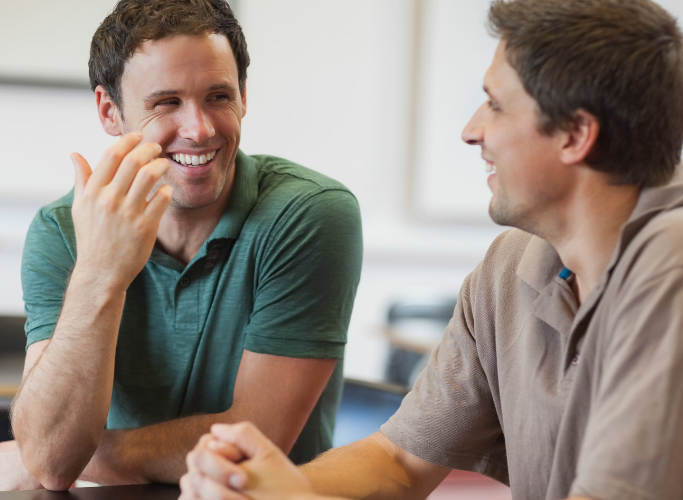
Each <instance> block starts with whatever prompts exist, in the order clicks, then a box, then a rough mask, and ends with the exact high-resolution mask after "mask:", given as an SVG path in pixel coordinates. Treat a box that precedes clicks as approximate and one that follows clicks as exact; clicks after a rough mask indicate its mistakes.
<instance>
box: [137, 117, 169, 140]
mask: <svg viewBox="0 0 683 500" xmlns="http://www.w3.org/2000/svg"><path fill="white" fill-rule="evenodd" d="M177 131H178V124H177V123H176V120H175V119H174V117H172V116H160V117H155V118H153V119H151V120H149V121H148V122H147V123H146V124H145V125H144V127H143V128H142V133H143V134H144V136H145V140H146V141H148V142H156V143H157V144H162V145H163V144H165V143H168V142H169V141H171V140H173V138H174V137H175V135H176V133H177Z"/></svg>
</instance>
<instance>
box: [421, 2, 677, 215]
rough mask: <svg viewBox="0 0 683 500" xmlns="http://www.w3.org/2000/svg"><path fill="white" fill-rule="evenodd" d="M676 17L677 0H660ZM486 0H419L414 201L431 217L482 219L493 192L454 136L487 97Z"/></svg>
mask: <svg viewBox="0 0 683 500" xmlns="http://www.w3.org/2000/svg"><path fill="white" fill-rule="evenodd" d="M659 3H660V5H662V6H663V7H664V8H666V9H667V10H669V12H671V13H673V14H674V15H675V16H677V17H678V18H679V20H680V19H681V17H683V0H660V1H659ZM489 4H490V0H421V6H422V9H423V10H422V19H421V28H420V42H419V43H420V47H419V50H420V52H419V56H418V67H417V71H418V73H419V83H418V96H417V112H416V120H417V121H416V137H415V161H414V172H413V179H414V182H413V186H412V197H413V199H412V202H413V207H414V211H415V215H416V216H417V217H418V218H420V219H426V220H431V221H447V222H450V221H460V222H484V221H487V220H488V204H489V201H490V199H491V193H490V191H489V189H488V186H487V184H486V174H485V170H484V168H485V165H484V161H483V160H482V158H481V151H480V148H478V147H472V146H468V145H466V144H465V143H464V142H463V141H462V140H461V138H460V136H461V133H462V130H463V128H464V127H465V125H466V124H467V122H468V121H469V119H470V117H471V116H472V115H473V114H474V112H475V111H476V110H477V108H478V107H479V106H480V105H481V104H482V103H483V102H484V101H485V100H486V94H485V93H484V92H483V89H482V87H483V79H484V73H485V72H486V70H487V68H488V66H489V64H490V63H491V60H492V59H493V54H494V52H495V48H496V46H497V44H498V41H497V40H496V39H494V38H492V37H491V36H490V35H489V34H488V32H487V30H486V28H485V26H486V17H487V11H488V7H489Z"/></svg>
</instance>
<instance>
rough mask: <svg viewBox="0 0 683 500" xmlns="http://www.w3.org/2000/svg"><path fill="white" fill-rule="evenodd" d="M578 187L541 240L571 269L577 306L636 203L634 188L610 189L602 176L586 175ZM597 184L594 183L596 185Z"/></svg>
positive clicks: (594, 283)
mask: <svg viewBox="0 0 683 500" xmlns="http://www.w3.org/2000/svg"><path fill="white" fill-rule="evenodd" d="M596 176H597V177H600V178H601V179H595V178H593V179H590V178H587V179H586V182H583V183H580V184H579V185H578V188H577V190H576V192H575V193H574V195H573V196H572V198H571V199H570V201H569V203H568V204H567V205H566V209H565V210H564V211H563V214H562V216H561V218H560V223H559V224H557V225H556V226H555V227H559V228H560V230H558V231H556V232H549V234H547V235H546V236H542V237H543V238H544V239H546V240H547V241H548V242H550V244H551V245H553V246H554V247H555V249H556V250H557V253H558V254H559V256H560V259H562V262H563V264H564V265H565V266H566V267H567V268H569V269H571V271H572V272H573V273H574V276H575V279H574V280H573V282H572V287H573V289H574V293H575V295H576V297H577V300H578V301H579V303H583V302H584V301H585V300H586V298H587V297H588V295H590V293H591V292H592V291H593V289H594V288H595V287H596V286H597V284H598V281H599V280H600V277H601V276H602V274H603V273H604V272H605V269H606V268H607V265H608V264H609V261H610V258H611V256H612V254H613V253H614V250H615V249H616V247H617V244H618V242H619V234H620V232H621V228H622V226H623V225H624V224H625V223H626V221H627V220H628V219H629V217H630V216H631V213H632V212H633V209H634V208H635V206H636V203H637V202H638V196H639V195H640V188H639V187H637V186H614V185H610V184H609V181H608V179H605V178H604V175H603V174H600V173H598V172H595V171H590V173H589V174H588V177H596ZM596 181H597V182H596Z"/></svg>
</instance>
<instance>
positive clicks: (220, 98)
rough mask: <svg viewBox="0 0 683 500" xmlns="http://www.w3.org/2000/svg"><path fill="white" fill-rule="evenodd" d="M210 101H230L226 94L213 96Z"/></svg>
mask: <svg viewBox="0 0 683 500" xmlns="http://www.w3.org/2000/svg"><path fill="white" fill-rule="evenodd" d="M209 99H210V100H212V101H227V100H229V99H230V96H229V95H228V94H214V95H212V96H211V97H210V98H209Z"/></svg>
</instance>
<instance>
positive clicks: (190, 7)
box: [88, 0, 249, 111]
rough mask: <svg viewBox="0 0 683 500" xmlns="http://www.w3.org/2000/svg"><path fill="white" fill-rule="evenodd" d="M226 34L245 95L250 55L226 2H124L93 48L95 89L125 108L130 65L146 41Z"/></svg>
mask: <svg viewBox="0 0 683 500" xmlns="http://www.w3.org/2000/svg"><path fill="white" fill-rule="evenodd" d="M213 33H217V34H221V35H225V37H226V38H227V39H228V42H229V43H230V48H231V49H232V53H233V55H234V56H235V61H236V63H237V74H238V80H239V88H240V91H241V92H243V91H244V86H245V84H246V81H247V67H248V66H249V53H248V52H247V42H246V40H245V39H244V34H243V33H242V28H241V27H240V25H239V23H238V22H237V19H235V16H234V15H233V13H232V9H230V6H229V5H228V4H227V2H226V1H225V0H120V1H119V2H118V3H117V4H116V6H115V7H114V10H113V11H112V13H111V14H109V15H108V16H107V17H106V18H105V19H104V21H102V24H100V27H99V28H97V31H96V32H95V35H94V36H93V38H92V42H91V44H90V60H89V61H88V68H89V73H90V88H91V89H92V90H93V91H94V90H95V88H96V87H97V86H98V85H102V86H103V87H104V89H105V90H106V91H107V93H108V94H109V96H110V97H111V99H112V101H113V102H114V104H115V105H116V106H117V107H118V108H119V110H121V111H123V110H122V108H121V105H122V98H121V78H122V76H123V70H124V66H125V63H126V61H127V60H128V58H130V57H131V56H132V55H133V54H134V53H135V51H136V50H137V49H138V48H139V47H140V45H141V44H142V43H143V42H146V41H148V40H159V39H161V38H164V37H167V36H171V35H199V36H201V35H209V34H213Z"/></svg>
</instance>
